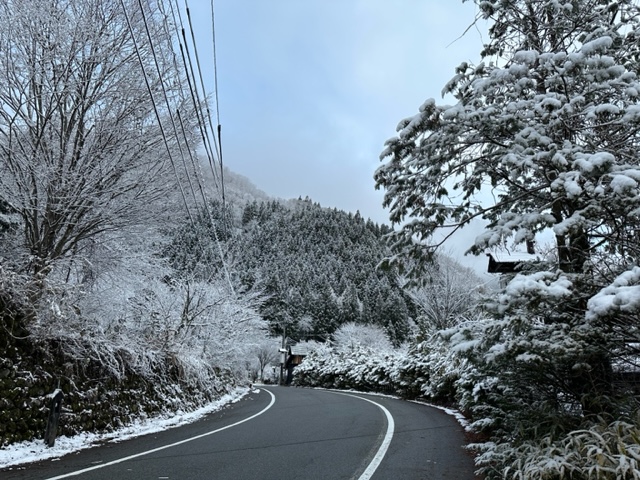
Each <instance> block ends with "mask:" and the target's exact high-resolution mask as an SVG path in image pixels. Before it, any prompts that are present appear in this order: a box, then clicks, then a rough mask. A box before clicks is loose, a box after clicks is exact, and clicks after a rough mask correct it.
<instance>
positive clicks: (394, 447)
mask: <svg viewBox="0 0 640 480" xmlns="http://www.w3.org/2000/svg"><path fill="white" fill-rule="evenodd" d="M464 441H465V439H464V434H463V432H462V429H461V428H460V426H459V425H458V423H457V422H456V420H455V419H453V418H452V417H451V416H449V415H446V414H445V413H444V412H442V411H440V410H438V409H434V408H431V407H427V406H424V405H419V404H415V403H411V402H404V401H401V400H395V399H391V398H386V397H379V396H371V395H365V394H360V393H357V394H356V393H338V392H333V391H325V390H314V389H303V388H292V387H272V386H268V387H260V388H259V389H258V390H257V391H254V392H252V393H251V394H249V395H247V396H246V397H245V398H243V400H242V401H240V402H238V403H236V404H233V405H230V406H228V407H226V408H224V409H223V410H220V411H219V412H216V413H213V414H211V415H208V416H207V417H205V418H204V419H202V420H201V421H198V422H196V423H193V424H190V425H186V426H183V427H180V428H174V429H170V430H166V431H164V432H160V433H155V434H151V435H146V436H143V437H138V438H135V439H132V440H128V441H125V442H122V443H107V444H104V445H101V446H99V447H95V448H92V449H89V450H83V451H80V452H78V453H75V454H70V455H67V456H64V457H62V458H61V459H59V460H55V461H51V460H48V461H43V462H39V463H34V464H30V465H26V466H25V468H24V469H17V468H16V467H13V469H5V470H3V471H0V479H3V480H4V479H6V480H18V479H20V480H24V479H29V480H38V479H50V480H53V479H55V480H58V479H60V480H61V479H67V478H70V479H76V478H77V479H89V480H107V479H108V480H125V479H126V480H134V479H135V480H140V479H154V480H172V479H175V480H178V479H180V480H195V479H198V480H202V479H215V480H252V479H256V480H258V479H261V480H262V479H285V478H287V479H304V480H314V479H318V480H320V479H322V480H327V479H330V480H333V479H354V480H367V479H373V480H387V479H388V480H414V479H415V480H418V479H420V480H441V479H450V480H473V479H474V478H475V477H474V474H473V469H474V467H473V461H472V458H471V457H470V456H469V454H468V453H467V452H465V451H464V449H463V447H462V445H463V443H464Z"/></svg>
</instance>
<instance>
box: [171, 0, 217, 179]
mask: <svg viewBox="0 0 640 480" xmlns="http://www.w3.org/2000/svg"><path fill="white" fill-rule="evenodd" d="M176 1H177V0H176ZM185 5H186V2H185ZM177 10H178V19H179V20H180V29H181V35H182V39H183V42H180V45H179V46H180V53H181V55H182V60H183V63H184V67H185V74H186V77H187V83H188V85H189V91H190V93H191V97H192V101H193V103H194V105H195V108H196V112H197V114H196V119H197V121H198V126H199V128H200V132H201V136H202V142H203V147H204V150H205V153H206V155H207V159H208V161H209V166H210V168H211V174H212V175H213V177H214V181H215V179H216V177H217V173H216V171H215V167H214V163H215V162H214V156H215V155H214V153H215V154H216V155H217V151H216V150H214V149H213V148H212V146H211V140H210V138H209V133H208V129H207V125H206V122H205V121H204V117H205V115H204V113H202V102H201V100H200V94H199V92H198V86H197V84H196V76H195V72H194V69H193V62H192V60H191V53H190V50H189V45H188V42H187V36H186V33H185V28H184V23H183V21H182V15H181V14H180V9H179V8H178V9H177ZM176 29H177V25H176ZM185 52H186V54H185ZM189 72H191V73H189ZM192 78H193V82H192V81H191V79H192ZM216 187H217V188H220V189H221V187H218V185H217V181H216Z"/></svg>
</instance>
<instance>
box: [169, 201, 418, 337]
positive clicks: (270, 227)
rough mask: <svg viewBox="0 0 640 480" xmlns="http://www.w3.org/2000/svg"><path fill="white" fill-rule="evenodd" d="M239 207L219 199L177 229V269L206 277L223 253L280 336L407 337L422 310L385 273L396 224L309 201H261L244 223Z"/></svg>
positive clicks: (173, 248)
mask: <svg viewBox="0 0 640 480" xmlns="http://www.w3.org/2000/svg"><path fill="white" fill-rule="evenodd" d="M234 210H235V209H234V207H233V205H231V206H230V205H227V206H225V207H224V208H223V206H222V205H221V203H220V202H214V203H212V204H211V206H210V209H209V212H202V214H201V215H200V216H199V217H198V219H197V222H195V223H194V224H191V223H189V224H185V225H184V226H183V227H181V228H180V229H177V230H176V231H175V236H174V239H173V242H172V244H171V245H170V246H169V247H168V248H167V249H165V251H164V255H165V256H166V257H167V258H168V259H169V260H170V263H171V264H172V266H173V267H174V268H176V269H177V270H178V271H179V272H182V275H188V276H193V275H196V276H200V277H206V276H208V275H211V274H213V273H214V272H215V271H217V270H218V269H220V268H221V266H222V265H221V262H220V251H224V252H225V256H227V257H228V258H229V259H230V264H231V265H230V266H228V267H227V268H229V269H230V275H231V276H232V277H233V279H232V281H233V284H234V286H235V288H237V289H238V290H240V291H259V292H261V294H262V295H263V297H264V301H263V302H262V304H261V307H260V313H261V315H262V316H263V317H264V318H265V319H266V320H267V321H268V322H269V325H270V330H271V333H273V334H278V335H280V334H282V333H284V334H285V335H287V336H289V337H292V338H294V339H315V340H320V341H322V340H328V339H329V338H330V335H331V334H332V333H333V332H334V331H335V330H336V329H337V328H338V327H339V326H341V325H343V324H345V323H348V322H353V323H362V324H372V325H378V326H382V327H383V328H384V329H385V330H386V332H387V334H388V335H389V338H390V340H391V341H392V342H393V343H394V344H400V343H402V342H404V341H405V340H407V338H408V333H409V329H410V322H411V318H412V317H413V316H414V314H415V313H414V311H413V309H412V306H411V304H410V302H409V301H408V297H407V296H406V294H405V293H404V292H403V290H402V289H401V288H400V285H399V282H398V279H397V276H396V275H395V274H394V273H393V272H391V271H385V270H382V269H380V268H378V264H379V263H380V262H381V260H382V259H383V258H384V257H385V255H386V254H387V253H388V252H387V247H386V244H385V241H384V239H383V237H384V235H385V234H386V233H388V232H389V227H387V226H385V225H378V224H375V223H374V222H372V221H371V220H365V219H364V218H362V216H361V215H360V214H359V213H356V214H352V213H347V212H344V211H340V210H337V209H328V208H322V207H321V206H320V205H319V204H317V203H313V202H312V201H311V200H310V199H308V198H307V199H304V200H302V199H299V200H296V201H287V202H282V201H276V200H270V201H260V202H259V201H257V200H254V201H251V202H250V203H248V204H246V206H245V207H244V209H243V211H242V214H241V216H240V217H239V218H238V217H237V216H235V215H234ZM209 213H211V215H212V217H209V216H208V214H209ZM210 218H213V223H212V222H211V221H210ZM214 225H215V226H214ZM216 238H217V240H218V241H219V242H220V245H221V247H222V249H221V250H220V251H218V249H217V246H216V245H215V241H216Z"/></svg>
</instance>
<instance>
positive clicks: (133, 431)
mask: <svg viewBox="0 0 640 480" xmlns="http://www.w3.org/2000/svg"><path fill="white" fill-rule="evenodd" d="M249 391H250V390H249V389H248V388H246V387H239V388H236V389H235V390H233V391H232V392H230V393H228V394H226V395H224V396H222V397H221V398H220V399H218V400H216V401H214V402H211V403H209V404H208V405H206V406H204V407H201V408H198V409H196V410H194V411H191V412H183V411H177V412H175V414H174V415H168V414H163V415H159V416H157V417H154V418H146V419H139V420H137V421H135V422H134V423H132V424H131V425H128V426H126V427H122V428H118V429H117V430H115V431H113V432H109V433H101V434H98V433H80V434H78V435H74V436H71V437H68V436H60V437H58V438H57V439H56V443H55V446H53V447H52V448H48V447H47V446H46V445H45V444H44V441H42V440H34V441H29V442H19V443H15V444H11V445H8V446H7V447H4V448H2V449H0V468H6V467H10V466H17V465H21V464H25V463H31V462H37V461H42V460H49V459H56V458H60V457H62V456H63V455H67V454H69V453H72V452H77V451H79V450H84V449H86V448H91V447H94V446H96V445H97V444H98V443H104V442H122V441H124V440H128V439H130V438H134V437H139V436H141V435H148V434H150V433H155V432H159V431H162V430H167V429H169V428H174V427H179V426H181V425H186V424H188V423H193V422H195V421H197V420H199V419H201V418H202V417H204V416H205V415H208V414H210V413H213V412H216V411H218V410H221V409H222V408H224V407H225V406H226V405H229V404H231V403H235V402H238V401H239V400H240V399H241V398H242V397H244V396H245V395H246V394H247V393H249Z"/></svg>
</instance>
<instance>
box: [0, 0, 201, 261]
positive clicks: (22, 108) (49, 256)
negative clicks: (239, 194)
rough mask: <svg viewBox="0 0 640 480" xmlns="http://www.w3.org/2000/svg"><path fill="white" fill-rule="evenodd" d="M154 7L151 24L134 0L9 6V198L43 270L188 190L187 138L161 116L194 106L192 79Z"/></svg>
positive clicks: (31, 1) (4, 156) (1, 54)
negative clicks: (179, 172) (189, 96)
mask: <svg viewBox="0 0 640 480" xmlns="http://www.w3.org/2000/svg"><path fill="white" fill-rule="evenodd" d="M142 5H144V9H145V15H144V17H143V15H142V11H141V10H140V3H139V2H135V1H131V0H125V1H124V3H123V4H121V3H120V2H103V1H100V0H82V1H80V0H62V1H58V0H24V1H23V0H20V1H15V0H3V1H1V2H0V103H1V104H2V108H1V109H0V199H1V200H2V201H3V202H5V203H6V204H8V205H9V206H10V208H11V209H12V210H13V211H15V212H16V213H17V214H18V215H19V216H20V218H21V222H22V225H21V229H22V232H23V241H24V245H25V246H26V248H27V250H28V252H27V253H28V255H29V257H30V262H29V270H30V271H31V273H33V274H46V273H47V272H48V271H49V269H50V264H51V262H52V261H55V260H57V259H61V258H65V257H69V256H72V255H78V254H80V253H81V252H82V249H83V247H84V246H85V243H86V240H87V239H89V238H93V237H95V236H97V235H99V234H100V233H101V232H104V231H113V230H115V229H118V228H121V227H123V226H125V225H131V224H135V223H138V222H139V221H140V219H141V218H142V217H144V216H146V215H148V214H149V213H151V212H153V211H154V210H153V209H152V208H151V202H152V201H153V200H157V199H159V198H163V199H164V200H165V201H166V200H167V198H169V197H173V196H169V195H167V193H168V192H172V191H176V190H177V189H176V183H175V172H174V171H173V169H172V167H171V162H170V161H169V158H168V153H167V152H168V150H167V149H169V150H171V151H173V152H174V155H175V156H176V158H178V157H177V155H176V152H177V143H176V142H177V141H178V140H177V139H176V138H175V136H174V135H167V136H166V137H168V138H167V141H168V145H165V142H164V138H166V137H165V136H164V135H162V132H161V128H160V125H159V123H158V119H157V116H156V111H157V112H158V113H159V115H160V116H163V117H165V120H167V119H168V117H167V115H168V113H169V112H167V107H166V105H167V102H168V103H170V104H171V109H173V108H178V107H184V104H183V102H182V100H181V98H182V97H181V94H180V92H181V78H180V75H179V73H178V72H177V71H176V69H175V67H174V65H175V63H174V62H173V59H172V43H171V38H170V37H169V34H168V32H169V30H168V29H166V28H165V25H164V19H165V18H166V17H165V16H164V15H163V14H162V12H161V11H160V10H159V9H158V8H159V7H158V4H156V3H154V2H143V3H142ZM123 7H124V8H123ZM145 21H146V25H145ZM147 27H148V29H149V33H150V36H151V38H152V41H153V47H152V44H151V43H150V41H149V40H148V35H147ZM156 60H157V65H158V66H157V67H156ZM140 62H142V63H144V64H145V72H146V75H144V74H143V71H142V68H141V64H140ZM158 69H159V71H158ZM145 76H146V77H147V79H148V83H147V81H146V80H145ZM149 90H151V92H152V93H153V96H154V97H155V99H156V101H155V105H154V102H153V101H152V95H150V91H149ZM165 92H166V93H167V100H166V101H165V97H164V93H165ZM184 108H186V107H184ZM171 113H174V112H171ZM183 117H184V118H185V127H186V132H187V136H189V135H191V131H192V125H191V124H190V122H188V121H187V119H188V118H191V115H184V113H183ZM168 125H169V123H168V122H167V126H165V129H166V130H167V131H170V128H169V127H168ZM181 141H182V142H184V139H183V140H181ZM183 148H184V146H183ZM178 166H179V165H178ZM183 168H184V167H183ZM183 174H184V173H183ZM172 179H173V180H172ZM166 206H167V205H165V207H166Z"/></svg>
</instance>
